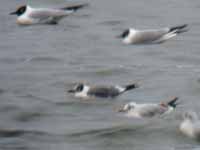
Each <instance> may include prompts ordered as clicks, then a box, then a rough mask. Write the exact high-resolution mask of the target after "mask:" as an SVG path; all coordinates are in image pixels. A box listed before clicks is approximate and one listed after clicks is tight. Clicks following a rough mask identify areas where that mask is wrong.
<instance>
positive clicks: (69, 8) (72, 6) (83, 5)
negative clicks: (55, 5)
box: [62, 3, 89, 11]
mask: <svg viewBox="0 0 200 150" xmlns="http://www.w3.org/2000/svg"><path fill="white" fill-rule="evenodd" d="M86 6H89V4H88V3H85V4H79V5H71V6H67V7H64V8H62V9H63V10H73V11H77V10H78V9H80V8H83V7H86Z"/></svg>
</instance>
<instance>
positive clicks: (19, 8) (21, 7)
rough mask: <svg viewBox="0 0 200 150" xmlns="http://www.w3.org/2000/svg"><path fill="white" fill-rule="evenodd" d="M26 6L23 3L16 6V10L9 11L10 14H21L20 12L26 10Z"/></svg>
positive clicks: (22, 12)
mask: <svg viewBox="0 0 200 150" xmlns="http://www.w3.org/2000/svg"><path fill="white" fill-rule="evenodd" d="M26 8H27V6H26V5H23V6H20V7H18V8H17V10H16V11H14V12H11V13H10V15H17V16H21V15H22V14H24V12H25V11H26Z"/></svg>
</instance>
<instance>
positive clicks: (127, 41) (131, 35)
mask: <svg viewBox="0 0 200 150" xmlns="http://www.w3.org/2000/svg"><path fill="white" fill-rule="evenodd" d="M136 32H137V30H135V29H133V28H131V29H130V30H129V34H128V35H127V37H125V38H124V40H123V42H124V43H125V44H131V43H133V39H134V37H135V35H136Z"/></svg>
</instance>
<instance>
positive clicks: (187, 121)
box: [179, 112, 200, 140]
mask: <svg viewBox="0 0 200 150" xmlns="http://www.w3.org/2000/svg"><path fill="white" fill-rule="evenodd" d="M179 129H180V131H181V133H183V134H184V135H186V136H188V137H190V138H193V139H196V140H200V120H199V118H198V116H197V114H196V113H195V112H186V113H185V114H184V116H183V122H181V124H180V126H179Z"/></svg>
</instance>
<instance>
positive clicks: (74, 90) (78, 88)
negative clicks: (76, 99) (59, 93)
mask: <svg viewBox="0 0 200 150" xmlns="http://www.w3.org/2000/svg"><path fill="white" fill-rule="evenodd" d="M83 89H84V84H82V83H78V84H77V85H76V86H75V87H74V88H73V89H71V90H69V91H68V92H69V93H75V92H81V91H83Z"/></svg>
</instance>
